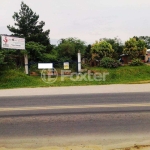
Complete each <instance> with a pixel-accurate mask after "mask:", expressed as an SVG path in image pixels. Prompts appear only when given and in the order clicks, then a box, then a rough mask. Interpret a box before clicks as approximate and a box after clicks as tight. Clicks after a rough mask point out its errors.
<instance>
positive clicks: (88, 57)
mask: <svg viewBox="0 0 150 150" xmlns="http://www.w3.org/2000/svg"><path fill="white" fill-rule="evenodd" d="M91 47H92V46H91V45H90V44H89V45H88V46H87V47H86V49H85V53H84V58H86V59H87V60H89V59H91V58H92V53H91Z"/></svg>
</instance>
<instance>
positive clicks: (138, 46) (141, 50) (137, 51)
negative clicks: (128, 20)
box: [123, 38, 146, 59]
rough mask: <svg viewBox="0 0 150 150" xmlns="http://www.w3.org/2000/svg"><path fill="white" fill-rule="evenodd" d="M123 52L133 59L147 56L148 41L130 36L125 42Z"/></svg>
mask: <svg viewBox="0 0 150 150" xmlns="http://www.w3.org/2000/svg"><path fill="white" fill-rule="evenodd" d="M123 52H124V54H127V55H129V56H130V58H131V59H133V58H141V57H142V56H145V53H146V43H145V42H144V41H143V40H140V39H136V38H130V39H129V40H128V41H126V42H125V48H124V50H123Z"/></svg>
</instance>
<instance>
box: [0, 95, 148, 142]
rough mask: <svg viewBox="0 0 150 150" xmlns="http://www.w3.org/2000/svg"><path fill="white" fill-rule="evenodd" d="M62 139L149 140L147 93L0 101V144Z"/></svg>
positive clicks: (1, 98)
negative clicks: (35, 139) (29, 140)
mask: <svg viewBox="0 0 150 150" xmlns="http://www.w3.org/2000/svg"><path fill="white" fill-rule="evenodd" d="M45 108H46V109H45ZM64 136H65V137H70V136H71V137H74V138H75V137H78V138H77V139H78V140H79V139H80V138H82V137H84V136H87V137H89V142H91V143H92V142H94V141H97V140H98V141H103V142H104V140H106V139H109V138H111V137H114V136H118V137H119V138H120V139H123V138H127V136H130V137H139V138H140V139H141V138H146V137H150V93H124V94H123V93H122V94H121V93H120V94H81V95H59V96H29V97H26V96H24V97H0V140H3V139H5V138H7V139H8V138H10V139H11V138H21V137H24V138H31V137H36V138H40V137H45V138H48V137H49V138H50V139H51V142H52V143H53V144H54V143H55V142H56V141H55V142H54V139H55V138H58V137H59V138H60V137H64ZM52 137H55V138H52ZM74 138H71V139H74ZM100 139H101V140H100ZM128 139H129V140H130V138H128ZM68 141H69V139H68ZM79 141H80V142H81V141H82V140H81V139H80V140H79ZM79 141H78V142H79Z"/></svg>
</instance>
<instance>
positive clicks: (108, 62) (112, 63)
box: [100, 57, 120, 68]
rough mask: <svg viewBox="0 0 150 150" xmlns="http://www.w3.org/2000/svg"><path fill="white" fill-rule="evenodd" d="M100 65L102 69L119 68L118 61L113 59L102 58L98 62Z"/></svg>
mask: <svg viewBox="0 0 150 150" xmlns="http://www.w3.org/2000/svg"><path fill="white" fill-rule="evenodd" d="M100 65H101V66H102V67H104V68H117V67H119V66H120V63H119V61H117V60H114V59H113V58H110V57H104V58H102V60H101V61H100Z"/></svg>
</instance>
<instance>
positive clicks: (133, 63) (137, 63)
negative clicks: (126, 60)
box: [129, 58, 144, 66]
mask: <svg viewBox="0 0 150 150" xmlns="http://www.w3.org/2000/svg"><path fill="white" fill-rule="evenodd" d="M143 64H144V63H143V62H142V61H141V60H140V59H137V58H136V59H133V60H132V61H131V63H130V64H129V65H130V66H142V65H143Z"/></svg>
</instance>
